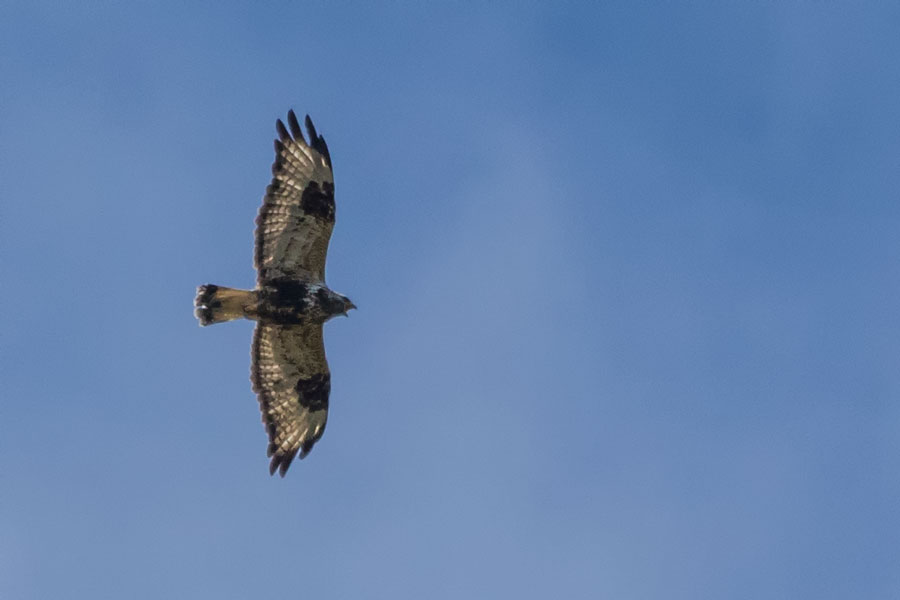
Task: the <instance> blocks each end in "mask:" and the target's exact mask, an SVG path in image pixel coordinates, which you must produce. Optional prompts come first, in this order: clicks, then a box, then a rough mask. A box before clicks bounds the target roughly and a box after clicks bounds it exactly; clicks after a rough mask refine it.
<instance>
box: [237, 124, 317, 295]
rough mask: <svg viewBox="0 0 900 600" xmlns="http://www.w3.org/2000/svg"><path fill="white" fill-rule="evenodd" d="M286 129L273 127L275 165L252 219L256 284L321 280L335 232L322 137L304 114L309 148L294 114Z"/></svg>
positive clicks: (277, 126) (280, 126) (280, 125)
mask: <svg viewBox="0 0 900 600" xmlns="http://www.w3.org/2000/svg"><path fill="white" fill-rule="evenodd" d="M287 122H288V127H289V128H290V131H288V128H287V127H285V126H284V123H282V122H281V119H279V120H278V121H277V122H276V123H275V128H276V129H277V130H278V139H277V140H275V162H274V163H273V164H272V175H273V177H272V183H270V184H269V187H267V188H266V196H265V198H263V205H262V207H261V208H260V209H259V216H257V217H256V252H255V256H254V265H255V266H256V269H257V281H258V282H259V283H260V284H264V283H265V282H266V281H270V280H272V279H280V278H283V277H288V278H291V279H309V278H312V279H314V280H315V281H324V280H325V255H326V254H327V252H328V240H329V239H330V238H331V230H332V229H334V177H333V175H332V173H331V157H330V156H329V154H328V146H327V145H326V144H325V140H324V138H322V136H321V135H318V134H317V133H316V128H315V127H314V126H313V123H312V120H311V119H310V118H309V116H308V115H307V117H306V130H307V132H308V133H309V140H310V141H309V144H307V143H306V140H305V139H304V138H303V131H302V130H301V129H300V124H299V123H298V122H297V117H296V115H294V111H293V110H292V111H290V112H288V117H287Z"/></svg>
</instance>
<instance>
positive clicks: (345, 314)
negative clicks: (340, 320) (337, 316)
mask: <svg viewBox="0 0 900 600" xmlns="http://www.w3.org/2000/svg"><path fill="white" fill-rule="evenodd" d="M346 308H347V310H345V311H344V313H343V314H344V316H345V317H349V316H350V315H348V314H347V312H348V311H351V310H356V305H355V304H353V303H352V302H348V303H347V306H346Z"/></svg>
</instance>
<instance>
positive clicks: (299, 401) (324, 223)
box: [194, 110, 356, 477]
mask: <svg viewBox="0 0 900 600" xmlns="http://www.w3.org/2000/svg"><path fill="white" fill-rule="evenodd" d="M275 128H276V130H277V132H278V139H276V140H275V162H274V164H273V165H272V182H271V183H270V184H269V186H268V187H267V188H266V195H265V197H264V198H263V204H262V207H261V208H260V209H259V216H257V218H256V250H255V253H254V254H255V256H254V266H255V267H256V270H257V280H256V289H253V290H239V289H234V288H228V287H223V286H218V285H212V284H208V285H202V286H200V287H199V288H198V289H197V297H196V299H195V300H194V306H195V307H196V310H195V314H196V316H197V319H198V320H199V321H200V325H201V326H205V325H212V324H214V323H221V322H223V321H231V320H233V319H240V318H245V319H252V320H254V321H256V329H255V330H254V332H253V345H252V348H251V366H250V381H251V382H252V384H253V391H254V392H256V394H257V396H258V398H259V408H260V410H261V411H262V420H263V423H264V424H265V426H266V432H267V433H268V435H269V447H268V456H270V457H271V459H272V460H271V462H270V464H269V473H270V474H274V473H275V471H276V470H277V471H278V472H279V474H280V475H281V476H282V477H284V474H285V473H287V470H288V467H290V466H291V462H292V461H293V460H294V457H295V456H296V455H297V453H298V452H299V454H300V458H304V457H305V456H306V455H307V454H308V453H309V451H310V450H311V449H312V447H313V444H315V443H316V442H317V441H318V440H319V438H321V437H322V434H323V433H324V431H325V422H326V420H327V417H328V395H329V392H330V391H331V374H330V372H329V370H328V362H327V361H326V360H325V345H324V342H323V340H322V326H323V325H324V323H325V321H327V320H328V319H330V318H331V317H334V316H336V315H344V316H346V315H347V311H349V310H350V309H353V308H356V306H355V305H354V304H353V303H352V302H351V301H350V299H349V298H347V297H346V296H342V295H341V294H338V293H336V292H333V291H332V290H330V289H329V288H328V286H327V285H325V255H326V253H327V251H328V240H329V238H330V237H331V230H332V229H334V177H333V176H332V172H331V156H330V155H329V154H328V146H327V145H326V144H325V140H324V139H323V138H322V136H321V135H318V134H317V133H316V128H315V127H314V126H313V123H312V120H311V119H310V118H309V116H307V117H306V131H307V133H308V134H309V141H308V142H307V141H306V139H305V138H304V137H303V130H302V129H301V128H300V124H299V123H298V122H297V116H296V115H295V114H294V111H293V110H291V111H290V112H288V115H287V127H285V125H284V123H283V122H282V121H281V119H278V120H277V121H276V123H275Z"/></svg>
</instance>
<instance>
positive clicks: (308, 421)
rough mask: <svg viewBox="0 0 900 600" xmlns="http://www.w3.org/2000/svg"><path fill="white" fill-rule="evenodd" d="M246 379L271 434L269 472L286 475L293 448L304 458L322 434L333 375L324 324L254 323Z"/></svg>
mask: <svg viewBox="0 0 900 600" xmlns="http://www.w3.org/2000/svg"><path fill="white" fill-rule="evenodd" d="M250 381H251V382H252V383H253V391H254V392H256V393H257V395H258V396H259V408H260V410H261V411H262V420H263V423H264V424H265V426H266V432H267V433H268V434H269V449H268V455H269V456H271V457H272V462H271V464H270V465H269V473H275V471H276V469H277V470H278V471H279V473H280V474H281V476H282V477H284V474H285V473H287V470H288V467H290V466H291V462H292V461H293V460H294V457H295V456H296V455H297V452H300V458H303V457H305V456H306V455H307V454H308V453H309V451H310V450H311V449H312V447H313V444H315V443H316V442H317V441H318V439H319V438H320V437H322V434H323V433H324V432H325V421H326V420H327V418H328V394H329V393H330V392H331V373H330V372H329V371H328V362H327V361H326V360H325V344H324V342H323V341H322V325H321V324H318V325H315V324H310V325H274V324H270V323H263V322H261V323H258V324H257V326H256V330H255V331H254V332H253V349H252V363H251V366H250Z"/></svg>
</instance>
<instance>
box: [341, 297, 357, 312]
mask: <svg viewBox="0 0 900 600" xmlns="http://www.w3.org/2000/svg"><path fill="white" fill-rule="evenodd" d="M338 296H339V298H340V299H341V302H342V303H343V305H344V310H343V311H341V314H342V315H344V316H345V317H346V316H347V313H348V312H349V311H351V310H355V309H356V305H355V304H353V302H351V301H350V298H348V297H347V296H340V295H338Z"/></svg>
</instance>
